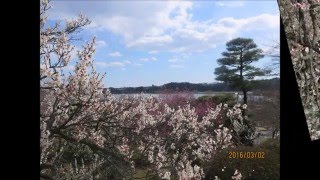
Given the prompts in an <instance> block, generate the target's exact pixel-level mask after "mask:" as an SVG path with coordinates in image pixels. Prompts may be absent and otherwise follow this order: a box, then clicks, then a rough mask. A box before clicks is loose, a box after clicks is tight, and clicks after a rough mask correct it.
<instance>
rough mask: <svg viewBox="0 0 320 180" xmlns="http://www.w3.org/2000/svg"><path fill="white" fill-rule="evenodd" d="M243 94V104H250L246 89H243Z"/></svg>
mask: <svg viewBox="0 0 320 180" xmlns="http://www.w3.org/2000/svg"><path fill="white" fill-rule="evenodd" d="M242 93H243V104H247V103H248V95H247V91H246V90H245V89H243V90H242Z"/></svg>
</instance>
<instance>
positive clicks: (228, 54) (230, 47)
mask: <svg viewBox="0 0 320 180" xmlns="http://www.w3.org/2000/svg"><path fill="white" fill-rule="evenodd" d="M226 45H227V51H225V52H223V53H222V56H223V57H222V58H220V59H218V60H217V61H218V64H219V65H221V66H220V67H218V68H216V69H215V72H214V73H215V74H216V75H217V77H216V80H219V81H223V82H225V83H228V84H230V85H232V86H234V87H236V88H239V89H240V90H241V91H242V93H243V103H244V104H247V99H248V98H247V92H248V91H250V90H251V89H252V87H253V83H252V81H251V80H252V79H254V77H256V76H264V75H266V74H267V73H268V72H267V71H266V70H263V69H260V68H257V67H254V66H253V65H252V63H253V62H256V61H258V60H259V59H261V58H263V57H264V55H263V51H262V49H259V48H257V45H256V44H255V43H254V41H253V40H252V39H249V38H236V39H233V40H231V41H229V42H227V44H226Z"/></svg>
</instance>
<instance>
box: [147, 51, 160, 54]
mask: <svg viewBox="0 0 320 180" xmlns="http://www.w3.org/2000/svg"><path fill="white" fill-rule="evenodd" d="M148 53H149V54H157V53H158V51H155V50H152V51H149V52H148Z"/></svg>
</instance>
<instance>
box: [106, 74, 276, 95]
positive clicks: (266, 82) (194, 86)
mask: <svg viewBox="0 0 320 180" xmlns="http://www.w3.org/2000/svg"><path fill="white" fill-rule="evenodd" d="M252 83H254V84H255V89H254V90H278V89H279V88H280V79H279V78H273V79H262V80H252ZM168 89H170V90H175V91H195V92H206V91H215V92H223V91H239V89H238V88H236V87H232V86H230V85H229V84H227V83H189V82H171V83H167V84H164V85H161V86H155V85H152V86H144V87H143V86H140V87H124V88H112V87H110V88H109V90H110V91H111V93H113V94H133V93H141V92H143V93H161V92H163V91H165V90H168Z"/></svg>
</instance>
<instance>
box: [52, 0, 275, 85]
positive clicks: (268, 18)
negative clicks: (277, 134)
mask: <svg viewBox="0 0 320 180" xmlns="http://www.w3.org/2000/svg"><path fill="white" fill-rule="evenodd" d="M51 3H52V5H53V8H52V9H50V11H49V17H48V19H49V23H53V22H55V21H59V20H65V19H73V18H76V16H77V15H78V14H79V12H82V14H84V15H85V16H87V17H88V18H89V19H90V20H91V21H92V23H91V24H90V25H89V26H87V27H86V28H84V29H83V31H81V33H80V34H78V36H79V37H81V39H82V40H80V41H78V42H75V44H76V48H77V49H79V48H81V44H83V43H84V42H85V41H88V40H90V39H91V38H92V37H93V36H96V40H97V44H96V54H95V56H94V60H95V66H96V69H97V70H98V71H99V72H101V73H106V78H105V80H104V84H105V87H128V86H132V87H137V86H151V85H162V84H165V83H169V82H192V83H212V82H215V79H214V78H215V75H214V74H213V72H214V69H215V68H216V67H217V66H218V65H217V63H216V59H218V58H220V57H221V52H223V51H224V50H225V44H226V42H227V41H228V40H231V39H233V38H236V37H245V38H253V39H254V41H255V42H256V43H257V45H258V46H259V47H260V48H262V49H263V50H266V51H267V50H268V49H269V46H268V45H270V44H272V43H274V41H278V42H279V36H280V35H279V28H280V22H279V19H280V18H279V11H278V5H277V1H276V0H269V1H241V0H239V1H52V2H51ZM271 63H272V62H271V60H270V58H264V59H262V60H260V62H258V63H257V64H256V65H257V66H259V67H265V66H267V65H269V64H271ZM73 65H74V62H72V63H71V64H70V66H69V67H68V68H69V69H72V67H73Z"/></svg>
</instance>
